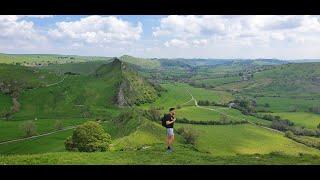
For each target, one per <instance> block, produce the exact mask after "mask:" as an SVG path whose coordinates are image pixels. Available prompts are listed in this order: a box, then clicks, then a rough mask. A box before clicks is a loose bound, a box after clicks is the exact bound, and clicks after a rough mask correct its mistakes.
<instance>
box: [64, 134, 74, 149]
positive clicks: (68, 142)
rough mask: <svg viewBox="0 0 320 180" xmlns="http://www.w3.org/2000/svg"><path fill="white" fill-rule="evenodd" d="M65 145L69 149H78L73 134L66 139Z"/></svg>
mask: <svg viewBox="0 0 320 180" xmlns="http://www.w3.org/2000/svg"><path fill="white" fill-rule="evenodd" d="M64 146H65V148H66V150H67V151H76V150H77V148H76V147H75V144H74V143H73V141H72V136H69V137H68V138H67V139H66V141H65V142H64Z"/></svg>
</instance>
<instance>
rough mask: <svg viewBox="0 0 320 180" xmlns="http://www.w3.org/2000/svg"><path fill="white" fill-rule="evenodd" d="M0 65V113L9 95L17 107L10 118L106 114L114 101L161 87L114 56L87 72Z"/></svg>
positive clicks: (134, 100) (146, 95) (135, 98)
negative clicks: (78, 72) (92, 70)
mask: <svg viewBox="0 0 320 180" xmlns="http://www.w3.org/2000/svg"><path fill="white" fill-rule="evenodd" d="M0 68H1V69H2V71H0V74H1V75H2V76H0V85H1V84H2V86H1V87H2V88H1V89H2V93H1V96H0V98H1V99H3V101H2V102H1V103H3V104H4V105H5V106H4V107H1V109H0V110H1V114H2V117H3V116H4V115H5V114H6V113H8V109H10V108H11V107H8V105H9V104H11V102H10V100H9V99H10V95H11V96H12V97H15V98H16V99H17V102H18V103H19V109H18V110H17V111H15V112H13V113H12V114H13V115H12V116H13V117H12V118H13V119H34V118H50V117H51V118H68V117H69V118H71V117H75V118H82V117H91V116H93V115H94V116H97V115H99V114H101V115H102V114H103V115H106V114H109V115H110V114H112V113H113V112H114V111H115V109H117V105H120V106H127V105H138V104H142V103H146V102H152V101H154V100H155V99H156V98H157V97H158V95H159V93H160V92H159V91H160V90H161V88H160V87H159V86H156V85H154V84H151V83H149V82H148V81H147V80H146V79H144V78H143V77H141V76H140V75H139V74H138V72H137V71H135V69H134V68H132V67H131V65H130V64H128V63H123V62H122V61H120V60H118V59H116V60H114V61H112V62H111V63H103V64H101V65H100V66H99V67H98V68H97V69H95V70H94V72H93V73H90V74H88V75H86V73H84V74H83V75H82V74H80V75H68V74H67V75H60V74H56V73H53V72H50V71H48V70H45V69H37V68H30V67H24V66H14V65H5V64H2V65H1V66H0ZM81 68H83V67H81ZM7 91H8V92H7ZM5 93H6V94H7V95H6V94H5ZM12 94H13V95H12Z"/></svg>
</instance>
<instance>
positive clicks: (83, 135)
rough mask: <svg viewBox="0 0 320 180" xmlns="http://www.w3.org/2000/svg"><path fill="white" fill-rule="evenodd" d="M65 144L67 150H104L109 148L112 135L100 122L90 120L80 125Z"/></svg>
mask: <svg viewBox="0 0 320 180" xmlns="http://www.w3.org/2000/svg"><path fill="white" fill-rule="evenodd" d="M64 144H65V148H66V150H67V151H80V152H95V151H101V152H103V151H107V150H108V149H109V147H110V144H111V136H110V134H108V133H106V132H105V131H104V129H103V127H102V126H101V125H100V124H99V123H97V122H93V121H88V122H86V123H84V124H82V125H80V126H78V127H77V128H76V129H75V130H74V131H73V134H72V136H70V137H68V138H67V139H66V141H65V143H64Z"/></svg>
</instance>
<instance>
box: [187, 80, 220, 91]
mask: <svg viewBox="0 0 320 180" xmlns="http://www.w3.org/2000/svg"><path fill="white" fill-rule="evenodd" d="M189 85H190V86H193V87H197V88H206V89H208V88H215V86H214V85H212V84H206V83H196V82H195V81H192V82H190V83H189Z"/></svg>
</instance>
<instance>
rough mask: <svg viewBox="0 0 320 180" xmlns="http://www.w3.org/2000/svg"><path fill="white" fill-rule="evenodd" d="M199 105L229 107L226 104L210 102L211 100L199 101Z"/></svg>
mask: <svg viewBox="0 0 320 180" xmlns="http://www.w3.org/2000/svg"><path fill="white" fill-rule="evenodd" d="M198 105H199V106H222V107H227V106H228V105H226V104H219V103H216V102H214V101H211V102H210V101H209V100H204V101H203V100H199V101H198Z"/></svg>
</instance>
